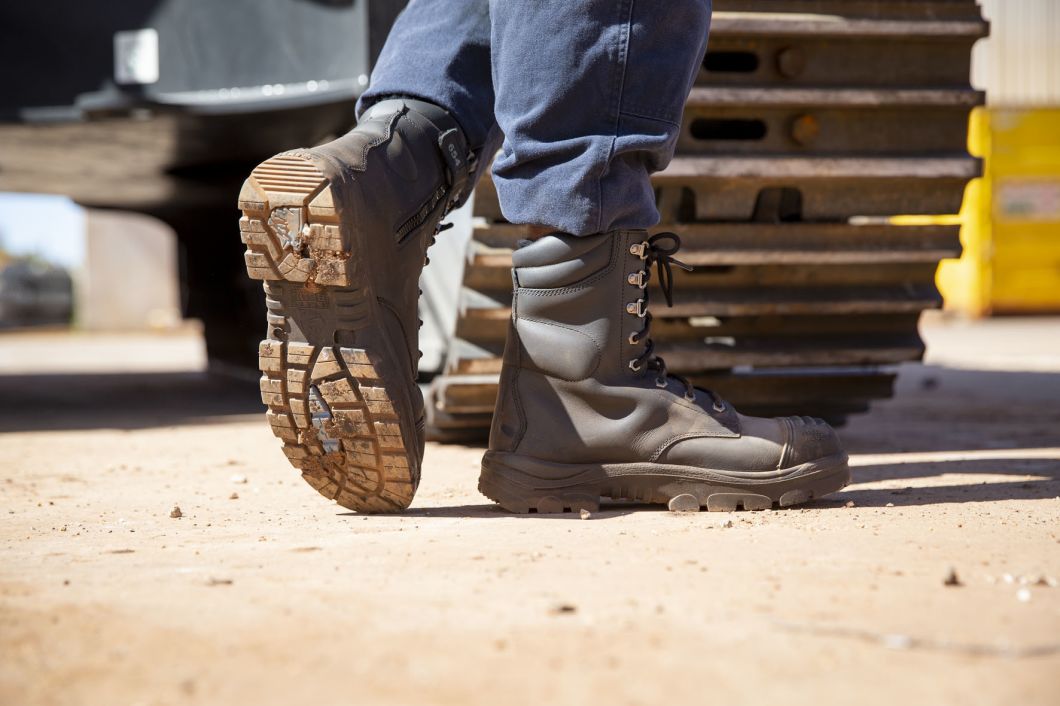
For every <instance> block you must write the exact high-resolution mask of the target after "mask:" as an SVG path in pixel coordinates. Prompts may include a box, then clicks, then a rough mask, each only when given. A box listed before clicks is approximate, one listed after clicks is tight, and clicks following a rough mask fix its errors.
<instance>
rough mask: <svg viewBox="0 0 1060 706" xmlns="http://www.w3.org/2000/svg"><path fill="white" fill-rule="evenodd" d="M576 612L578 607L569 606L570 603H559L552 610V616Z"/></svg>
mask: <svg viewBox="0 0 1060 706" xmlns="http://www.w3.org/2000/svg"><path fill="white" fill-rule="evenodd" d="M576 612H578V607H577V606H575V605H571V604H570V603H560V604H559V605H558V606H555V607H554V608H553V609H552V614H553V615H563V614H566V613H576Z"/></svg>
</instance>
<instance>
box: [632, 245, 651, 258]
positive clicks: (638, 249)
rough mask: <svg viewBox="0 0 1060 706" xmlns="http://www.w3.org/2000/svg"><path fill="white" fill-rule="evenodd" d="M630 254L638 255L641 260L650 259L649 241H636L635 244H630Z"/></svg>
mask: <svg viewBox="0 0 1060 706" xmlns="http://www.w3.org/2000/svg"><path fill="white" fill-rule="evenodd" d="M629 254H630V255H636V256H637V257H639V258H640V259H641V260H647V259H648V242H647V241H644V242H642V243H634V244H633V245H630V246H629Z"/></svg>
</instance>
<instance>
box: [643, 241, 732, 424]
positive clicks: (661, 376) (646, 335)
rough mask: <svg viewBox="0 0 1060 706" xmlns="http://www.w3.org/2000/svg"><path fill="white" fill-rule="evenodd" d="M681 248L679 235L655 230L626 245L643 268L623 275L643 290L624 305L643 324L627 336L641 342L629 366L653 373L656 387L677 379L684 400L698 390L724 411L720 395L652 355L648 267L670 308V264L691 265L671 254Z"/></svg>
mask: <svg viewBox="0 0 1060 706" xmlns="http://www.w3.org/2000/svg"><path fill="white" fill-rule="evenodd" d="M680 249H681V238H679V237H678V236H677V234H676V233H657V234H655V235H653V236H651V237H650V238H648V239H647V240H645V241H643V242H641V243H634V244H633V245H631V246H630V248H629V252H630V254H631V255H635V256H637V257H639V258H640V259H641V260H642V261H643V263H644V267H643V269H641V270H638V271H636V272H630V273H629V275H628V276H627V277H626V281H627V282H628V283H629V284H632V285H635V286H637V287H640V289H641V290H642V291H643V292H644V293H643V294H642V295H641V298H640V299H637V300H636V301H635V302H630V303H629V304H626V313H628V314H631V315H633V316H637V317H640V318H642V319H644V326H643V327H642V328H641V329H640V331H636V332H634V333H631V334H630V335H629V343H630V345H634V346H635V345H638V344H639V343H641V342H644V349H643V350H642V351H641V353H640V355H638V356H637V357H636V358H633V359H631V360H630V361H629V368H630V370H632V371H633V372H640V371H642V370H646V371H651V372H654V373H655V375H656V377H655V385H656V386H657V387H661V388H662V387H667V386H669V384H670V379H671V378H672V379H674V380H676V381H678V382H680V383H681V384H682V385H684V387H685V399H687V400H688V401H690V402H695V401H696V393H697V392H703V393H704V394H706V395H708V396H709V397H710V399H711V402H712V404H713V407H714V410H715V411H716V412H724V411H725V409H726V407H725V402H724V401H723V400H722V399H721V398H720V397H718V396H717V395H716V394H715V393H713V392H712V391H710V390H702V389H700V388H697V387H696V386H695V385H693V384H692V382H691V381H690V380H689V379H688V378H686V377H684V376H683V375H676V374H674V373H671V372H668V371H667V369H666V361H664V360H663V359H662V358H661V357H659V356H658V355H655V342H654V341H653V340H652V339H651V322H652V315H651V312H649V311H648V310H647V305H648V283H649V282H650V281H651V269H652V265H655V270H656V272H657V273H658V278H659V289H661V290H662V293H663V297H665V298H666V305H667V306H670V307H672V306H673V305H674V299H673V287H674V280H673V269H672V268H673V266H674V265H676V266H677V267H680V268H681V269H682V270H685V271H686V272H691V271H692V267H691V266H690V265H687V264H685V263H683V262H681V261H680V260H678V259H676V258H675V257H674V254H676V253H677V251H678V250H680Z"/></svg>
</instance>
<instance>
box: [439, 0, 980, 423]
mask: <svg viewBox="0 0 1060 706" xmlns="http://www.w3.org/2000/svg"><path fill="white" fill-rule="evenodd" d="M714 10H715V14H714V20H713V26H712V28H711V37H710V47H709V49H708V53H707V56H706V59H705V60H704V62H703V67H702V70H701V71H700V73H699V76H698V79H697V81H696V86H695V88H694V89H693V91H692V94H691V95H690V96H689V99H688V103H687V105H686V107H685V114H684V121H683V126H682V133H681V137H680V140H679V142H678V146H677V156H676V157H675V158H674V160H673V162H672V163H671V164H670V166H669V168H667V169H666V170H665V171H663V172H661V173H659V174H657V175H656V177H655V179H654V181H655V186H656V192H657V195H658V200H659V206H660V210H661V212H662V214H663V222H662V223H661V224H660V226H659V229H660V230H672V231H674V232H676V233H678V234H680V236H681V239H682V242H683V248H682V251H681V254H680V255H679V257H680V259H681V260H683V261H684V262H687V263H688V264H691V265H694V266H695V271H694V272H692V273H685V272H680V273H678V274H677V276H676V286H675V293H676V294H675V299H676V301H675V303H674V306H673V307H672V308H667V307H666V306H665V303H664V301H663V298H662V297H661V296H659V295H655V296H652V298H651V301H652V314H653V315H654V317H655V321H656V323H655V324H654V325H653V337H654V338H655V339H656V344H657V351H658V352H659V353H660V354H661V355H662V356H663V357H664V358H665V359H666V361H667V365H668V367H669V368H670V369H671V370H674V371H675V372H679V373H682V374H684V375H686V376H688V377H690V378H691V379H693V380H694V381H695V382H696V383H697V384H698V385H701V386H704V387H709V388H711V389H714V390H716V391H718V392H719V393H720V394H721V395H722V396H724V397H725V398H727V399H729V400H731V401H732V402H733V403H734V404H735V405H736V406H737V407H739V408H740V409H741V411H744V412H746V413H750V414H790V413H803V414H814V415H817V416H821V417H824V418H826V419H828V420H830V421H832V422H836V423H841V422H842V421H843V420H844V419H845V418H846V416H847V415H849V414H851V413H856V412H861V411H864V410H866V409H867V408H868V406H869V403H870V402H871V401H872V400H874V399H880V398H885V397H888V396H890V394H891V389H892V383H893V380H894V367H893V366H894V365H895V364H897V363H901V362H903V361H910V360H917V359H919V358H920V357H921V355H922V354H923V350H924V347H923V342H922V341H921V339H920V336H919V334H918V332H917V321H918V318H919V316H920V313H921V312H922V311H923V310H924V309H929V308H934V307H937V306H938V305H939V304H940V297H939V294H938V291H937V290H936V288H935V281H934V274H935V268H936V266H937V264H938V262H939V260H940V259H942V258H947V257H954V256H956V255H958V254H959V252H960V242H959V238H958V230H959V227H958V226H956V225H898V224H896V223H894V222H893V221H892V218H891V217H893V216H898V215H938V214H954V213H957V211H958V210H959V209H960V204H961V198H962V194H963V192H964V187H965V184H966V183H967V182H968V181H969V179H971V178H973V177H975V176H977V175H978V174H979V171H980V165H979V163H978V161H977V160H976V159H974V158H972V157H971V156H969V154H968V153H967V150H966V137H967V121H968V115H969V111H970V110H971V109H972V108H973V107H974V106H976V105H979V104H981V103H982V102H983V95H982V93H980V92H977V91H974V90H972V88H971V87H970V85H969V78H968V76H969V67H970V54H971V49H972V45H973V44H974V43H975V42H976V40H977V39H979V38H980V37H983V36H985V35H986V33H987V24H986V23H985V22H984V21H983V20H982V18H981V15H980V13H979V8H978V6H977V5H976V3H975V2H974V1H973V0H715V2H714ZM475 215H476V216H477V218H476V225H475V228H474V233H473V237H472V241H471V243H470V246H469V251H468V254H467V263H466V268H465V271H464V277H463V290H462V294H461V299H460V315H459V318H458V321H457V325H456V332H455V339H454V340H453V342H452V344H451V345H450V347H449V351H448V355H447V359H446V365H445V370H444V371H443V374H442V375H440V376H439V377H438V378H436V379H435V381H434V383H433V384H432V388H431V395H430V397H431V400H430V408H431V414H432V418H431V425H430V426H431V431H432V434H433V435H434V437H435V438H442V439H444V438H466V437H474V436H476V435H481V434H482V433H484V431H485V430H486V429H488V426H489V423H490V417H491V413H492V410H493V404H494V400H495V398H496V392H497V373H498V371H499V369H500V355H501V351H502V349H503V346H504V336H505V331H506V329H507V320H508V317H509V316H510V314H511V311H510V308H509V307H510V300H511V276H510V274H509V267H510V266H511V252H512V249H513V248H514V247H515V245H516V243H517V241H518V240H519V239H520V238H522V237H523V236H524V232H525V231H524V229H523V227H521V226H517V225H512V224H509V223H506V222H505V221H504V219H503V216H502V215H501V212H500V209H499V208H498V205H497V200H496V193H495V191H494V190H493V187H492V184H491V183H490V182H489V181H488V180H484V181H483V183H482V184H481V185H480V186H479V189H478V192H477V195H476V201H475ZM905 220H906V221H908V219H905Z"/></svg>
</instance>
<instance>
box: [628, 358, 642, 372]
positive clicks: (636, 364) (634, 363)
mask: <svg viewBox="0 0 1060 706" xmlns="http://www.w3.org/2000/svg"><path fill="white" fill-rule="evenodd" d="M642 367H644V366H643V365H641V363H640V361H639V360H637V359H636V358H634V359H633V360H631V361H629V369H630V370H632V371H633V372H635V373H639V372H640V370H641V368H642Z"/></svg>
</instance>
